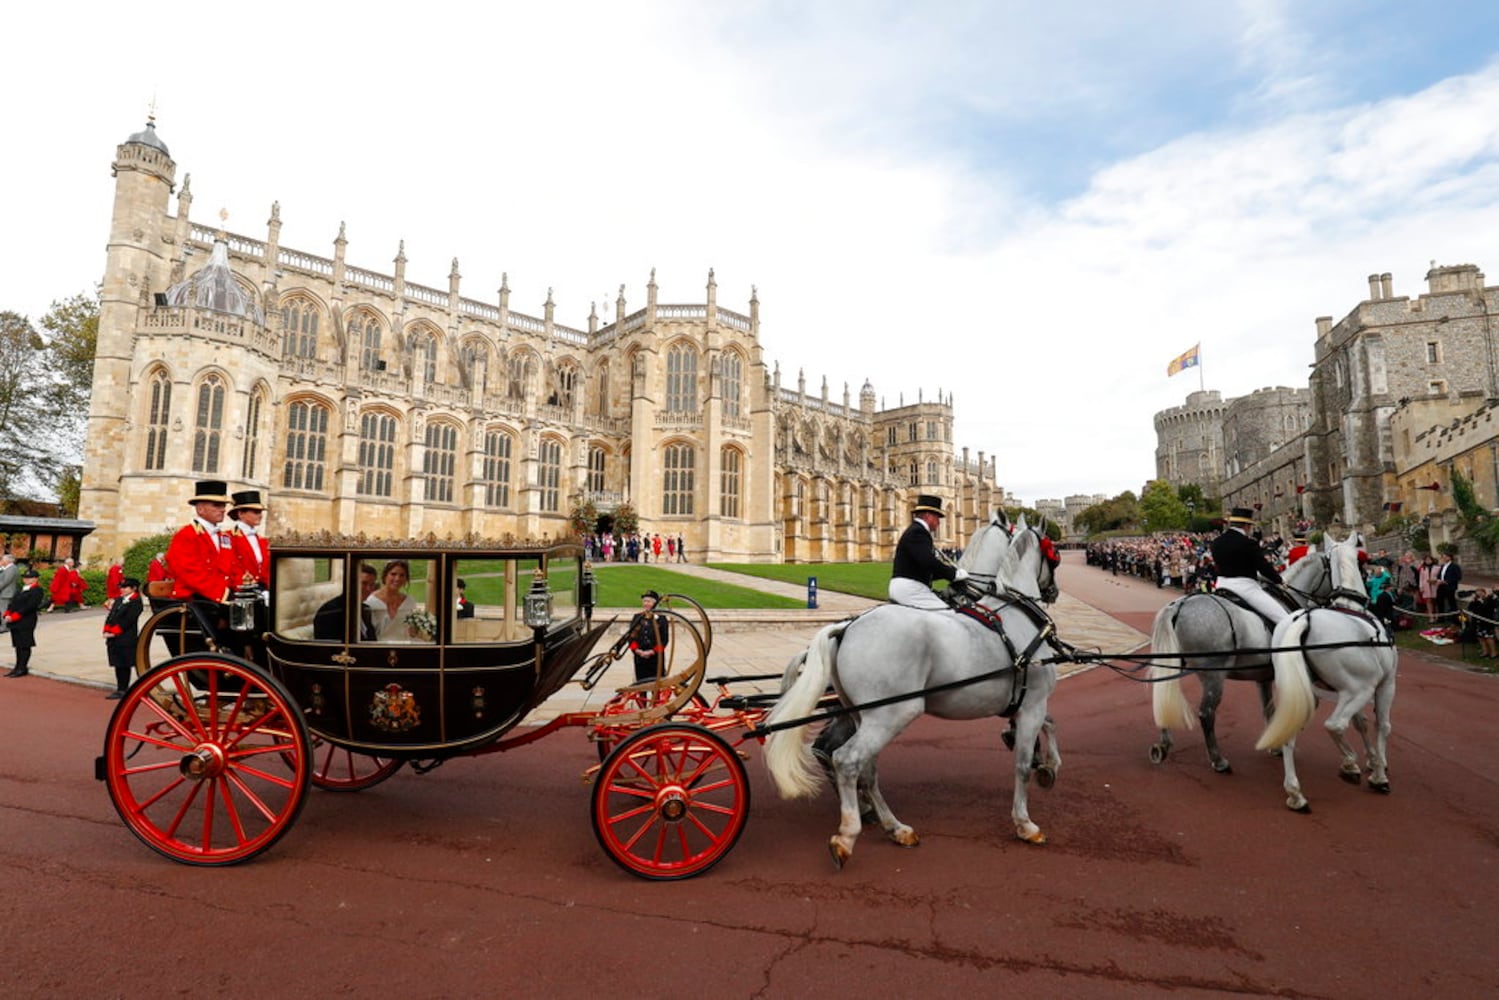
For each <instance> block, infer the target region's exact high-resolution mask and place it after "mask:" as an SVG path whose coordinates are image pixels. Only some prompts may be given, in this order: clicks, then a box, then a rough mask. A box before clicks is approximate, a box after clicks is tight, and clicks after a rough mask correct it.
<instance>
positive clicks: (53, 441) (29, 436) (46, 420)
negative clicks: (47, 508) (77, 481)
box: [0, 311, 86, 510]
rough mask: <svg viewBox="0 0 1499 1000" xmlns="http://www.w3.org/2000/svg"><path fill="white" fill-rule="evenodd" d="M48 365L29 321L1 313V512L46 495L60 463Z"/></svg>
mask: <svg viewBox="0 0 1499 1000" xmlns="http://www.w3.org/2000/svg"><path fill="white" fill-rule="evenodd" d="M49 360H50V359H49V356H48V354H47V345H46V342H45V341H43V340H42V336H41V334H39V333H37V332H36V329H35V328H33V327H32V325H31V321H30V320H28V319H27V318H26V317H25V316H22V315H21V314H20V313H15V312H9V311H6V312H0V428H4V433H3V434H0V509H5V510H14V509H15V504H16V501H18V500H23V499H30V498H34V497H36V496H37V495H38V494H42V493H48V492H50V491H51V488H52V487H53V485H54V484H55V483H56V482H57V480H58V477H59V475H60V474H61V472H62V468H63V465H64V464H65V462H64V455H63V454H62V453H61V439H62V435H61V434H59V432H58V427H57V420H56V418H55V416H54V414H53V413H51V412H49V410H50V408H51V407H50V405H49V398H50V397H51V393H52V389H53V387H54V386H55V384H56V382H55V381H54V379H53V378H52V377H51V375H50V367H49ZM75 405H76V402H75ZM84 409H85V410H86V407H85V408H84Z"/></svg>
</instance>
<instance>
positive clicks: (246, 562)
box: [233, 524, 271, 587]
mask: <svg viewBox="0 0 1499 1000" xmlns="http://www.w3.org/2000/svg"><path fill="white" fill-rule="evenodd" d="M233 538H234V555H235V558H237V559H238V560H239V565H240V568H241V569H243V570H244V571H245V572H246V573H249V574H251V575H252V576H254V577H255V579H256V581H257V582H258V583H260V585H261V586H263V587H269V586H270V585H271V543H270V542H268V541H266V540H265V536H264V535H262V534H260V533H259V532H256V533H255V534H254V535H251V534H248V533H247V532H246V531H245V530H244V529H243V527H242V526H240V525H238V524H236V525H235V526H234V536H233ZM257 548H258V549H259V551H260V558H259V559H258V560H257V559H256V558H255V551H256V549H257Z"/></svg>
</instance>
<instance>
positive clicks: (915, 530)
mask: <svg viewBox="0 0 1499 1000" xmlns="http://www.w3.org/2000/svg"><path fill="white" fill-rule="evenodd" d="M943 516H944V515H943V513H942V498H941V497H934V496H927V495H926V494H922V495H921V496H918V497H917V498H916V506H915V507H913V508H912V509H911V524H910V526H909V527H908V528H906V530H905V533H904V534H902V535H901V536H900V540H899V541H897V542H896V543H895V564H894V566H893V567H892V568H891V570H890V587H889V591H888V593H889V596H890V600H892V601H894V602H895V603H896V604H904V605H906V606H907V607H912V608H921V609H923V610H926V611H947V610H949V608H948V606H947V603H946V602H945V601H943V600H942V598H940V597H938V596H937V594H936V592H935V591H933V590H932V581H933V580H946V581H948V582H949V583H958V582H961V581H963V580H966V579H967V578H968V571H967V570H966V569H959V568H958V567H956V566H954V565H953V564H952V563H950V562H948V561H947V560H945V559H943V558H942V557H941V556H939V555H938V554H937V540H936V531H937V526H938V525H940V524H941V523H942V518H943Z"/></svg>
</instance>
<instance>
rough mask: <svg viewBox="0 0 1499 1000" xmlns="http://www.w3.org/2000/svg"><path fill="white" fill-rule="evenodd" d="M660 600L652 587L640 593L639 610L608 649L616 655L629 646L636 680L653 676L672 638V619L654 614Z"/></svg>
mask: <svg viewBox="0 0 1499 1000" xmlns="http://www.w3.org/2000/svg"><path fill="white" fill-rule="evenodd" d="M660 601H661V595H660V594H658V593H656V592H655V591H654V590H647V591H646V592H645V593H643V594H641V595H640V612H639V613H638V614H636V615H635V617H633V618H631V619H630V624H629V626H628V627H626V629H625V634H624V635H623V636H621V637H620V639H619V641H618V642H616V643H615V644H614V648H613V649H612V650H611V652H613V654H614V655H615V656H619V655H620V654H621V653H623V652H624V650H625V648H626V647H627V646H628V647H629V649H630V652H632V653H634V654H635V683H636V684H642V683H644V682H646V681H653V680H655V679H656V674H657V671H658V669H659V668H660V664H661V656H662V653H664V652H665V651H666V644H667V643H668V642H670V641H671V623H670V622H668V621H667V620H666V616H665V615H658V614H656V605H657V604H658V603H660Z"/></svg>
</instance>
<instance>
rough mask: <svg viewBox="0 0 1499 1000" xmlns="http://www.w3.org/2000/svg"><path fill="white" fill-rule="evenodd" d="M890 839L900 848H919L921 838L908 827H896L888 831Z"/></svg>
mask: <svg viewBox="0 0 1499 1000" xmlns="http://www.w3.org/2000/svg"><path fill="white" fill-rule="evenodd" d="M890 839H891V840H892V841H894V842H895V843H897V844H899V845H900V846H901V847H920V846H921V838H920V837H918V836H916V831H915V830H913V829H911V828H910V827H909V826H898V827H896V828H895V829H894V830H891V831H890Z"/></svg>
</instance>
